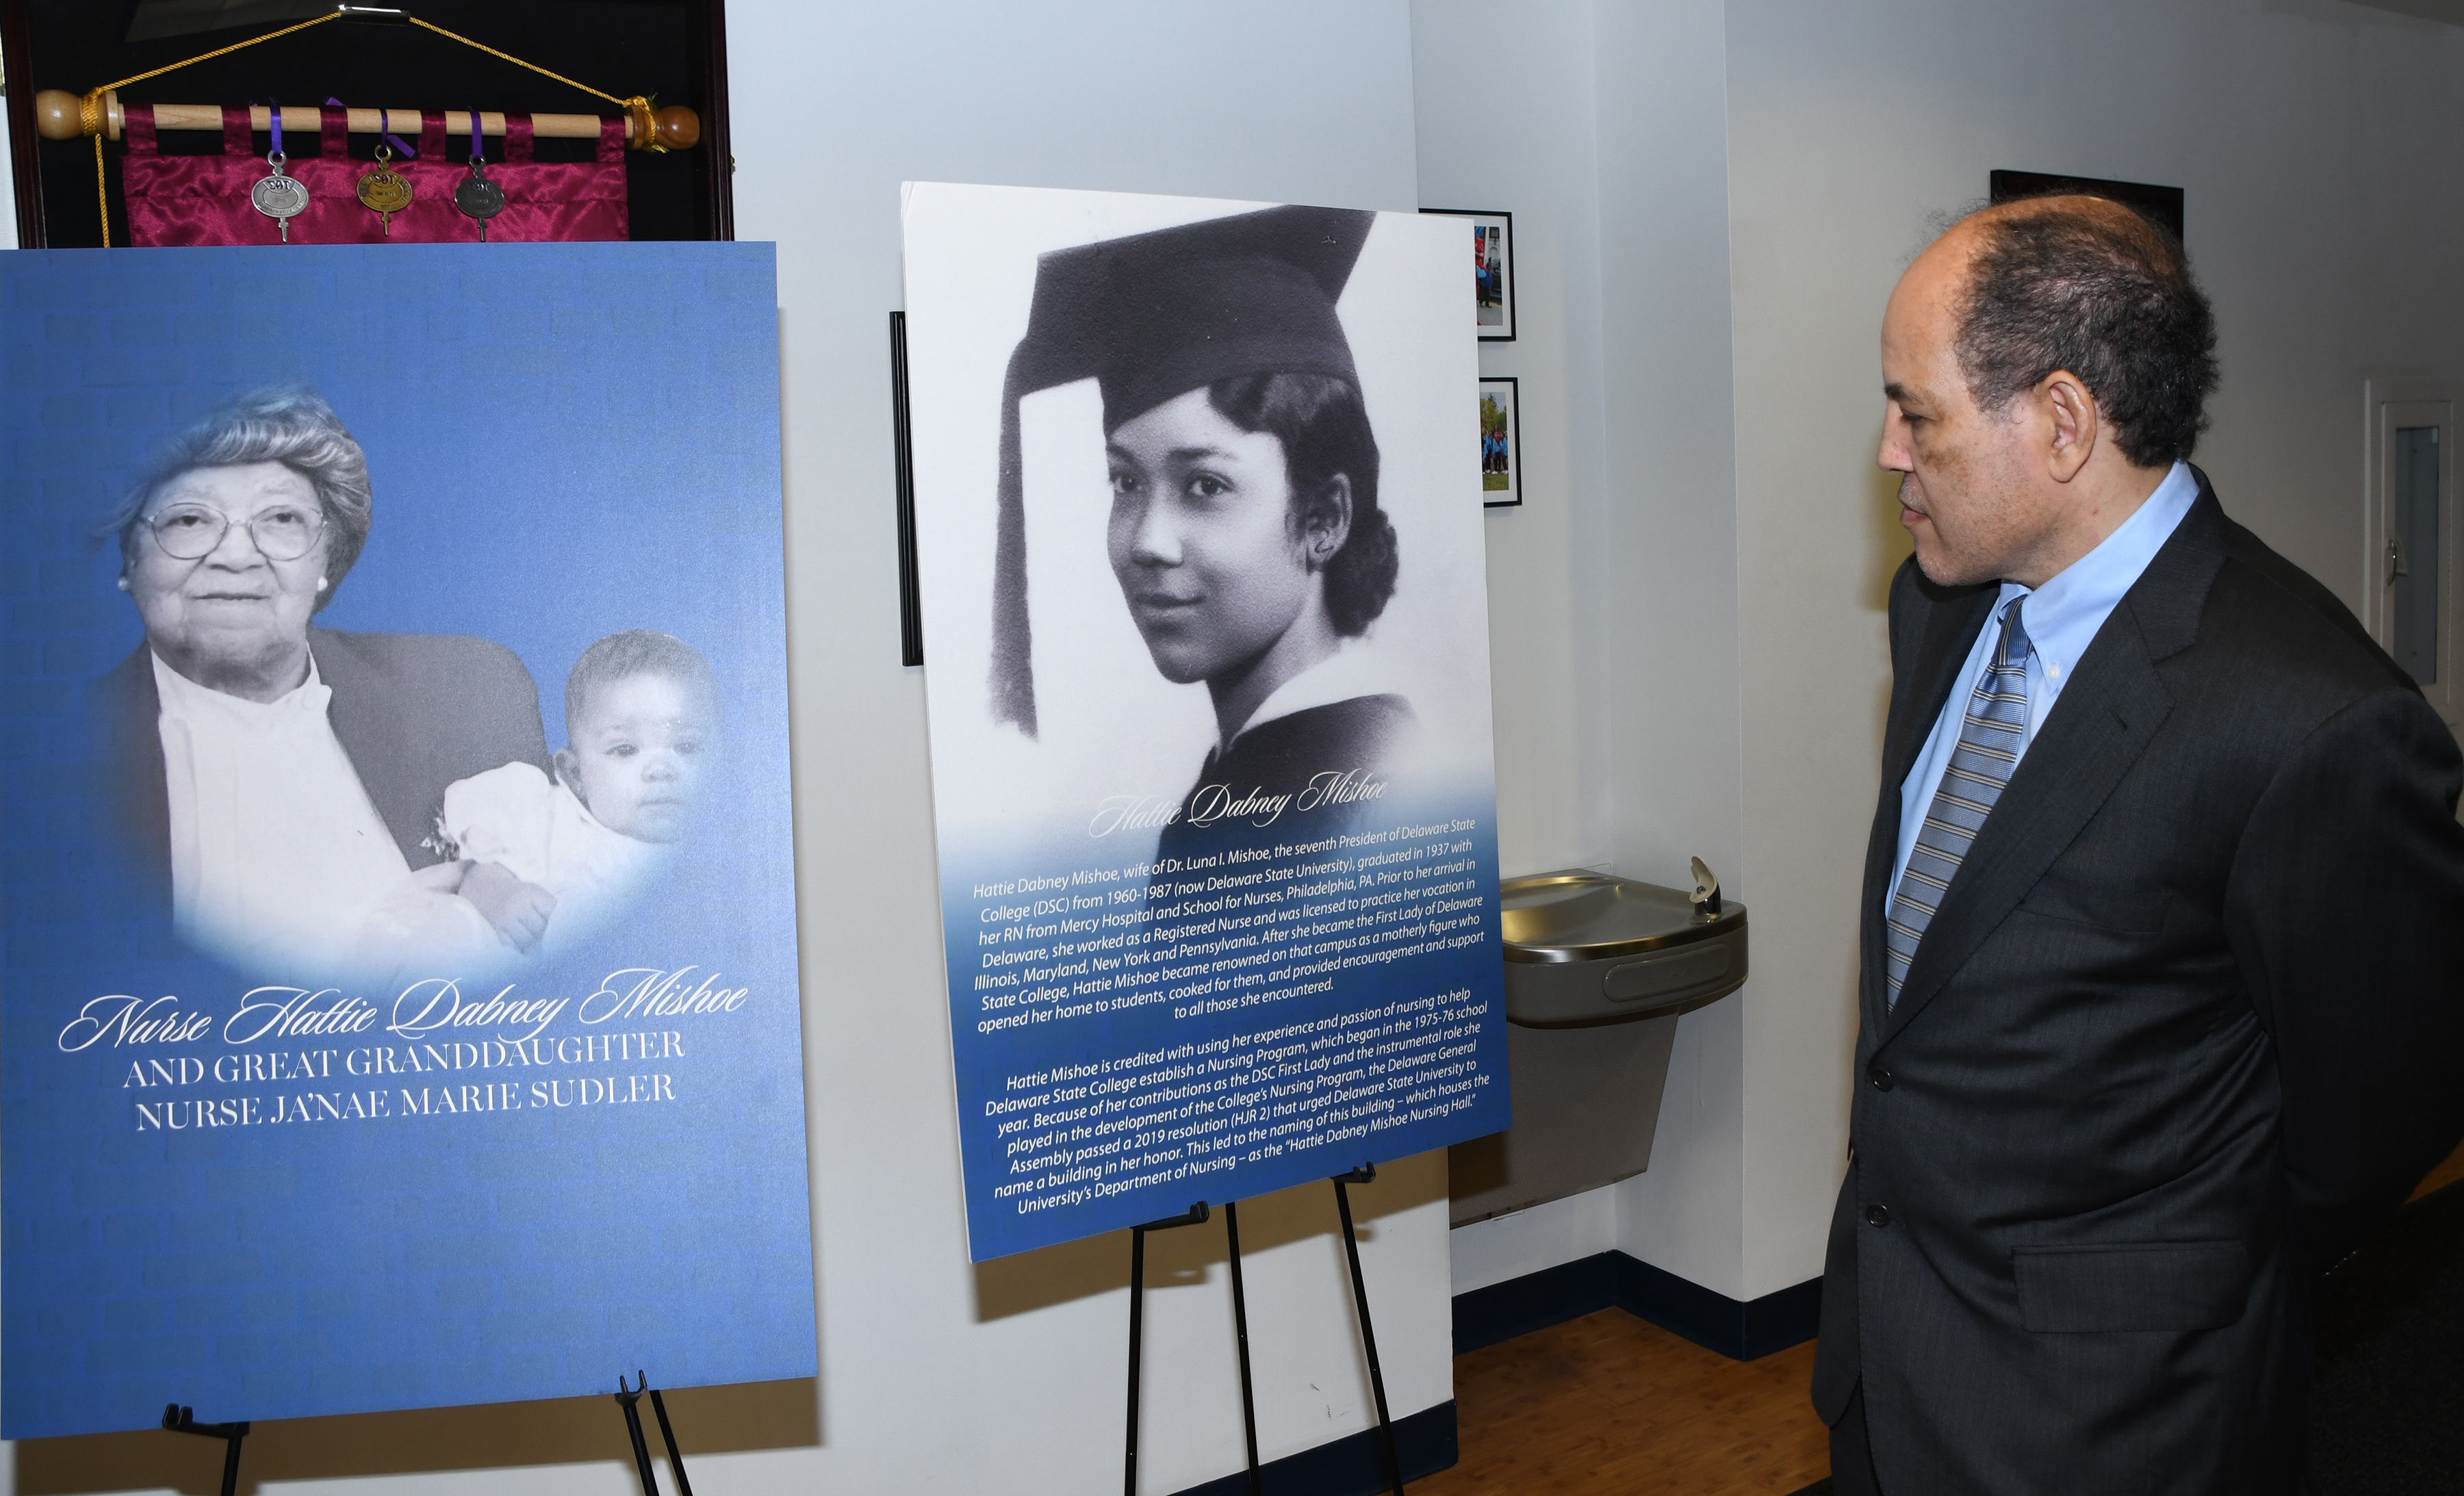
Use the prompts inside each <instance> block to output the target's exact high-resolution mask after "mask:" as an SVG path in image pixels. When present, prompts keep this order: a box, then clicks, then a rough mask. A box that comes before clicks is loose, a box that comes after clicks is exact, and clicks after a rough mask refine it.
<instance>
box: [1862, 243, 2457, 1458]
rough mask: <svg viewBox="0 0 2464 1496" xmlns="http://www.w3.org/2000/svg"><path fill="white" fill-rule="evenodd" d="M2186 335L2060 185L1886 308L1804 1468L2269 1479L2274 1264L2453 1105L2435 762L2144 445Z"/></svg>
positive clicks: (2440, 774) (2295, 1357) (2394, 1171)
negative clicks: (1853, 855) (1844, 1149)
mask: <svg viewBox="0 0 2464 1496" xmlns="http://www.w3.org/2000/svg"><path fill="white" fill-rule="evenodd" d="M2213 346H2214V332H2213V322H2212V319H2211V314H2210V312H2209V309H2208V305H2207V302H2206V300H2205V298H2204V297H2202V296H2201V295H2200V294H2199V292H2198V290H2197V289H2196V287H2195V286H2194V285H2193V284H2192V282H2191V280H2190V278H2189V270H2188V266H2187V264H2186V262H2185V261H2184V259H2183V257H2182V253H2181V249H2180V246H2179V245H2178V244H2177V243H2175V242H2174V241H2173V240H2172V239H2171V237H2170V236H2169V235H2168V234H2167V233H2166V232H2165V231H2162V230H2161V229H2158V228H2156V227H2154V226H2152V225H2150V224H2148V223H2147V222H2145V220H2143V219H2141V218H2140V217H2139V216H2138V215H2136V214H2135V213H2133V212H2131V211H2130V210H2128V209H2123V208H2121V207H2119V206H2117V205H2114V204H2112V203H2108V202H2104V201H2102V200H2099V199H2093V198H2079V197H2067V198H2050V199H2039V200H2035V201H2032V202H2023V203H2017V204H2008V205H2004V206H2002V207H2000V208H1996V209H1988V210H1987V211H1985V212H1982V213H1979V214H1976V215H1974V216H1972V217H1970V218H1969V219H1967V220H1965V221H1964V222H1962V223H1961V224H1959V225H1958V226H1957V227H1956V228H1954V229H1953V230H1951V231H1950V232H1948V233H1947V234H1946V235H1945V236H1944V237H1943V238H1942V239H1941V240H1940V241H1939V242H1938V243H1936V244H1935V245H1934V246H1933V247H1932V248H1930V249H1929V250H1927V251H1926V252H1925V254H1924V255H1922V256H1920V257H1919V259H1918V260H1917V261H1916V262H1915V263H1914V264H1913V265H1911V266H1910V268H1909V270H1908V272H1907V274H1906V275H1904V276H1903V278H1902V280H1901V282H1900V285H1899V287H1898V289H1897V290H1896V291H1895V292H1894V293H1893V295H1892V297H1891V302H1890V306H1889V310H1888V312H1887V314H1886V316H1885V319H1884V323H1883V333H1882V364H1883V376H1884V379H1885V381H1886V383H1885V385H1884V390H1885V394H1886V397H1887V401H1888V404H1887V407H1886V417H1885V427H1884V435H1883V439H1882V448H1881V463H1882V466H1883V467H1885V468H1887V469H1891V470H1893V471H1896V472H1898V473H1901V474H1903V477H1902V485H1901V504H1902V514H1901V520H1902V522H1903V524H1905V525H1906V526H1907V528H1908V529H1909V530H1910V531H1911V532H1912V533H1913V534H1914V536H1915V539H1916V552H1917V554H1916V556H1915V558H1914V560H1913V561H1912V562H1911V563H1910V564H1909V565H1906V566H1903V567H1902V569H1901V571H1900V574H1899V576H1898V578H1897V579H1896V580H1895V581H1894V583H1893V584H1892V588H1891V602H1890V628H1891V658H1892V666H1893V671H1894V677H1895V679H1894V686H1893V691H1892V695H1891V707H1890V718H1889V727H1888V730H1887V735H1886V737H1885V740H1884V747H1883V768H1882V792H1881V805H1880V807H1879V809H1878V811H1877V813H1876V816H1875V822H1874V831H1873V841H1872V845H1871V849H1870V851H1869V854H1868V856H1867V859H1866V870H1865V882H1864V892H1863V904H1862V908H1863V915H1864V938H1863V968H1862V977H1861V982H1860V991H1861V1001H1862V1013H1861V1019H1862V1022H1861V1024H1860V1028H1859V1037H1858V1043H1857V1058H1856V1070H1855V1086H1856V1092H1855V1101H1854V1104H1853V1111H1852V1117H1851V1123H1850V1140H1851V1148H1850V1163H1849V1168H1848V1174H1847V1178H1846V1180H1845V1182H1844V1183H1843V1185H1842V1186H1841V1189H1840V1194H1839V1203H1838V1208H1837V1214H1836V1216H1835V1218H1834V1221H1833V1225H1832V1233H1831V1243H1830V1254H1829V1256H1830V1261H1829V1266H1828V1269H1827V1272H1826V1275H1825V1278H1824V1283H1823V1302H1822V1327H1821V1329H1822V1333H1821V1344H1820V1349H1819V1353H1818V1357H1817V1360H1816V1362H1815V1377H1814V1389H1813V1391H1814V1400H1815V1408H1816V1410H1817V1411H1818V1412H1819V1413H1820V1414H1821V1415H1822V1418H1823V1419H1824V1421H1825V1422H1827V1423H1829V1424H1831V1425H1832V1429H1833V1435H1832V1452H1833V1463H1834V1478H1835V1480H1836V1482H1837V1488H1838V1489H1839V1490H1841V1491H1843V1492H1848V1491H1860V1492H1861V1491H1873V1490H1878V1489H1879V1490H1884V1491H1889V1492H1891V1493H1893V1496H1913V1493H1930V1492H1945V1493H1947V1492H1991V1493H1995V1496H2002V1493H2011V1492H2029V1491H2043V1492H2066V1493H2067V1492H2097V1493H2100V1496H2103V1493H2113V1492H2123V1491H2146V1492H2163V1493H2167V1496H2196V1493H2215V1496H2226V1493H2234V1496H2241V1493H2248V1492H2261V1491H2292V1490H2298V1489H2299V1488H2301V1486H2302V1485H2303V1467H2304V1463H2305V1451H2306V1443H2307V1432H2306V1419H2307V1403H2306V1394H2307V1382H2308V1375H2309V1374H2308V1356H2309V1352H2308V1345H2307V1333H2306V1321H2307V1312H2308V1309H2307V1303H2308V1286H2309V1285H2310V1283H2311V1282H2312V1281H2313V1280H2314V1279H2315V1278H2316V1277H2317V1276H2318V1275H2319V1274H2320V1273H2321V1272H2322V1271H2323V1270H2325V1269H2326V1268H2327V1267H2329V1266H2331V1265H2334V1263H2335V1262H2336V1261H2337V1260H2338V1259H2339V1258H2340V1257H2341V1256H2343V1254H2344V1253H2345V1252H2346V1251H2348V1250H2349V1249H2350V1248H2351V1247H2352V1246H2353V1245H2354V1243H2355V1242H2356V1241H2357V1239H2358V1238H2359V1237H2360V1235H2361V1234H2362V1233H2363V1232H2364V1231H2365V1229H2367V1227H2368V1226H2369V1225H2370V1224H2371V1222H2372V1221H2374V1220H2376V1219H2378V1218H2379V1217H2381V1216H2382V1215H2384V1214H2385V1213H2386V1212H2387V1211H2388V1210H2390V1209H2391V1208H2393V1207H2394V1206H2395V1205H2396V1204H2397V1203H2398V1202H2400V1201H2401V1200H2402V1199H2404V1197H2405V1194H2406V1191H2407V1189H2408V1188H2409V1186H2410V1185H2411V1184H2412V1182H2413V1181H2414V1180H2416V1179H2418V1178H2419V1177H2421V1175H2422V1173H2423V1172H2424V1171H2425V1170H2427V1169H2428V1168H2429V1167H2430V1166H2431V1164H2432V1163H2434V1162H2436V1161H2437V1159H2438V1158H2439V1156H2440V1155H2442V1154H2444V1153H2445V1152H2446V1151H2447V1150H2448V1149H2450V1148H2452V1147H2453V1145H2454V1143H2455V1141H2456V1139H2457V1137H2458V1135H2459V1133H2464V1019H2459V1013H2464V1005H2459V1003H2460V1000H2464V829H2459V827H2458V825H2457V824H2456V821H2455V819H2454V809H2455V803H2456V794H2457V790H2458V787H2459V782H2464V762H2460V761H2459V759H2458V755H2457V752H2456V747H2455V743H2454V740H2453V737H2451V736H2450V734H2449V733H2448V731H2447V729H2446V728H2445V726H2444V725H2443V724H2442V723H2441V722H2440V721H2439V720H2438V718H2437V716H2436V715H2434V714H2433V713H2432V712H2431V709H2430V707H2429V706H2428V705H2427V704H2426V703H2425V702H2424V701H2423V700H2422V698H2421V695H2420V693H2419V692H2418V691H2417V690H2416V689H2415V688H2414V686H2413V684H2412V682H2411V681H2410V680H2409V679H2408V678H2406V677H2405V675H2404V674H2403V673H2402V671H2399V670H2398V668H2397V667H2396V666H2395V664H2394V663H2393V662H2392V661H2391V660H2389V659H2388V657H2387V655H2386V654H2385V653H2384V652H2383V651H2382V650H2381V649H2379V648H2378V647H2377V646H2376V645H2375V644H2373V643H2372V642H2371V640H2370V638H2369V636H2368V635H2367V634H2366V633H2365V631H2364V630H2363V628H2362V627H2360V625H2358V624H2357V623H2356V622H2355V621H2354V619H2353V618H2352V616H2351V614H2350V613H2349V612H2347V611H2346V610H2345V608H2344V607H2343V605H2341V604H2339V603H2338V602H2337V601H2336V599H2335V598H2334V596H2333V595H2331V594H2330V593H2329V592H2328V591H2327V590H2326V589H2325V588H2324V587H2322V586H2321V585H2320V584H2319V583H2316V582H2315V581H2313V580H2312V579H2311V578H2309V577H2308V576H2306V575H2304V574H2303V573H2302V572H2300V571H2299V569H2297V568H2296V567H2294V566H2292V565H2290V564H2288V563H2287V562H2286V561H2283V560H2282V559H2281V558H2279V557H2277V555H2276V554H2275V553H2273V552H2272V551H2270V550H2269V549H2268V548H2267V547H2266V546H2265V545H2263V544H2261V543H2260V542H2259V541H2258V539H2256V538H2255V537H2254V536H2252V535H2251V534H2250V532H2248V531H2247V530H2244V529H2242V528H2241V527H2240V526H2239V525H2236V524H2234V523H2233V521H2232V520H2231V519H2229V518H2227V517H2225V514H2224V511H2223V510H2222V508H2221V507H2219V505H2218V502H2217V498H2216V495H2215V492H2214V490H2213V488H2212V487H2211V485H2210V483H2209V481H2208V479H2207V477H2206V475H2205V474H2204V473H2200V472H2199V471H2198V470H2197V469H2195V468H2191V467H2190V466H2189V464H2188V463H2187V462H2185V461H2183V460H2182V459H2183V458H2186V457H2187V456H2188V455H2189V451H2190V447H2191V444H2192V442H2193V441H2194V440H2195V438H2196V436H2197V433H2198V431H2199V429H2200V428H2201V427H2202V425H2203V424H2204V418H2203V416H2202V413H2201V407H2202V404H2203V402H2204V399H2205V396H2206V394H2207V392H2208V391H2209V390H2210V389H2211V387H2212V385H2213V384H2214V377H2215V376H2214V361H2213V354H2212V349H2213Z"/></svg>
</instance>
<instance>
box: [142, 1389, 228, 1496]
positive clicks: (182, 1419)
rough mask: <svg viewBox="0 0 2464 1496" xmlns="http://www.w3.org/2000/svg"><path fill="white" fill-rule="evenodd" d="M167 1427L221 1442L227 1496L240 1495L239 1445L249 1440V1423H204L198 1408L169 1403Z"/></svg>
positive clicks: (165, 1411)
mask: <svg viewBox="0 0 2464 1496" xmlns="http://www.w3.org/2000/svg"><path fill="white" fill-rule="evenodd" d="M163 1426H164V1427H165V1428H167V1429H169V1430H170V1431H171V1432H172V1433H174V1434H195V1435H198V1436H199V1437H201V1438H205V1439H219V1440H221V1441H223V1496H236V1493H237V1492H238V1490H239V1442H240V1441H241V1440H243V1439H246V1438H247V1437H248V1424H247V1423H245V1422H239V1423H200V1422H198V1421H197V1410H196V1409H194V1408H184V1407H182V1406H180V1405H179V1404H178V1403H176V1402H168V1403H165V1404H164V1405H163Z"/></svg>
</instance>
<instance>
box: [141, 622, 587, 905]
mask: <svg viewBox="0 0 2464 1496" xmlns="http://www.w3.org/2000/svg"><path fill="white" fill-rule="evenodd" d="M308 649H309V652H310V653H311V654H313V655H315V656H316V659H317V673H318V676H319V678H320V679H321V680H323V682H324V683H325V686H326V688H327V689H328V690H330V691H331V692H332V693H333V697H332V699H331V700H330V701H329V702H328V703H327V704H326V708H325V715H326V719H327V720H328V721H330V722H331V723H332V724H333V728H334V737H335V739H336V740H337V741H338V742H340V743H341V745H342V752H343V753H345V754H347V755H349V757H350V760H351V767H352V768H354V769H356V770H357V771H358V772H359V776H360V785H361V787H362V788H363V789H365V790H366V791H367V792H368V799H369V801H370V802H371V803H373V804H374V805H375V806H376V810H377V814H378V815H379V816H381V817H383V818H384V820H385V827H386V829H388V830H390V831H391V832H393V839H394V842H395V844H396V845H397V846H399V847H401V848H402V855H403V859H404V861H406V862H407V863H408V864H409V865H410V866H411V867H413V868H425V867H427V866H429V864H431V863H434V862H438V861H441V860H442V859H441V858H440V856H439V854H438V853H437V852H436V851H435V849H434V848H432V847H428V846H426V845H424V844H425V843H426V842H427V841H428V840H429V838H431V837H433V836H434V835H435V831H436V815H437V812H438V810H439V809H440V808H442V806H443V805H444V803H445V787H446V786H447V785H449V784H451V783H452V782H453V781H455V780H460V779H468V778H469V777H470V776H472V775H473V774H478V773H482V772H484V771H486V770H489V769H493V768H496V767H498V766H499V765H502V764H507V763H530V764H537V765H539V767H540V768H542V769H544V768H545V767H546V766H547V735H546V733H545V732H544V731H543V730H542V729H541V727H540V725H539V691H538V689H537V688H536V687H535V686H533V685H532V683H531V674H530V671H527V670H525V669H523V668H522V662H521V661H520V660H519V659H517V658H516V657H515V655H514V652H513V651H512V650H510V649H506V648H505V647H504V646H502V645H499V644H495V643H492V642H490V641H488V640H486V639H472V638H467V637H463V636H461V635H456V634H367V633H346V632H343V631H342V630H341V629H336V628H311V629H309V630H308ZM149 656H150V651H149V650H148V649H146V648H145V647H144V646H143V645H140V646H139V647H138V649H137V652H136V653H134V654H132V655H130V656H129V657H128V658H127V659H125V660H122V661H121V663H120V664H119V665H117V666H115V667H113V668H112V670H111V671H110V672H109V673H108V674H106V675H104V676H103V677H102V679H101V681H100V682H99V685H98V688H97V694H98V708H99V721H98V723H97V727H98V730H99V732H100V733H101V735H102V738H103V742H102V746H103V749H104V751H105V752H106V753H107V754H108V755H109V756H110V759H111V762H110V765H109V771H110V782H109V785H108V787H107V791H108V793H109V794H110V795H111V797H112V799H113V802H114V805H115V810H116V819H117V820H118V821H119V823H120V825H121V829H122V831H123V832H124V833H125V837H126V840H127V843H128V847H129V850H130V851H131V852H132V853H133V855H134V856H135V857H136V859H137V861H138V863H139V864H140V866H141V867H142V868H143V869H145V870H147V871H150V872H151V873H153V874H154V876H155V877H156V879H157V880H158V881H159V883H160V885H161V887H162V889H163V890H164V891H165V892H166V893H167V891H169V889H170V885H171V813H170V799H169V795H168V793H167V791H166V790H165V787H164V779H163V738H162V733H161V728H160V726H159V721H160V718H161V716H162V712H163V707H162V702H161V701H160V700H159V699H158V698H157V696H156V695H155V692H154V666H153V661H152V660H151V658H150V657H149Z"/></svg>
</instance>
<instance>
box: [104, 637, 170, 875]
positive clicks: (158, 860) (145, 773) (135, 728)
mask: <svg viewBox="0 0 2464 1496" xmlns="http://www.w3.org/2000/svg"><path fill="white" fill-rule="evenodd" d="M96 700H97V704H98V708H99V713H100V719H99V721H98V723H97V730H98V733H99V737H100V740H101V742H102V743H103V744H104V745H105V751H106V752H108V753H109V754H110V756H111V760H112V770H111V774H110V781H109V782H108V783H106V784H105V786H104V793H105V794H106V795H107V796H108V797H109V800H110V803H111V805H112V806H113V815H114V817H115V818H116V819H117V821H118V823H119V825H120V828H121V835H122V836H123V837H124V838H125V842H126V846H127V847H128V849H129V850H130V851H131V852H132V853H133V854H134V855H135V856H136V858H137V861H138V863H139V865H140V866H142V867H143V869H145V871H146V872H147V873H148V874H149V875H150V876H151V877H152V879H153V880H154V882H155V883H156V884H157V885H158V886H159V887H161V888H162V889H164V890H168V889H169V888H170V887H171V799H170V792H169V790H168V789H167V788H165V783H164V779H163V727H162V720H163V703H162V700H161V698H160V697H158V696H157V695H156V694H155V692H154V653H153V650H152V649H150V648H149V647H148V646H147V645H145V644H144V643H143V642H140V643H139V644H138V646H137V652H136V653H134V654H131V655H130V656H129V657H128V658H126V659H124V660H122V661H121V662H120V663H119V664H118V665H116V666H113V667H112V669H111V671H110V672H109V673H107V674H105V675H104V676H103V677H102V679H101V681H100V683H99V687H98V689H97V693H96Z"/></svg>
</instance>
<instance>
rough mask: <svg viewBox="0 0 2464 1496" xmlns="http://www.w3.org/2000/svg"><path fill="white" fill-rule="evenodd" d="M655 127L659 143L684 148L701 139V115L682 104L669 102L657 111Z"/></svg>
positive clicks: (668, 146) (674, 148) (678, 148)
mask: <svg viewBox="0 0 2464 1496" xmlns="http://www.w3.org/2000/svg"><path fill="white" fill-rule="evenodd" d="M655 128H656V132H657V136H658V142H659V143H660V144H662V145H664V146H666V147H667V148H668V149H670V150H685V149H688V148H690V147H691V146H693V145H694V144H695V143H699V141H700V140H701V116H699V115H697V114H695V113H693V111H692V110H690V109H688V108H686V107H685V106H684V105H682V104H670V105H668V107H666V108H665V109H662V110H660V111H659V113H658V116H657V121H656V126H655Z"/></svg>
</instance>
